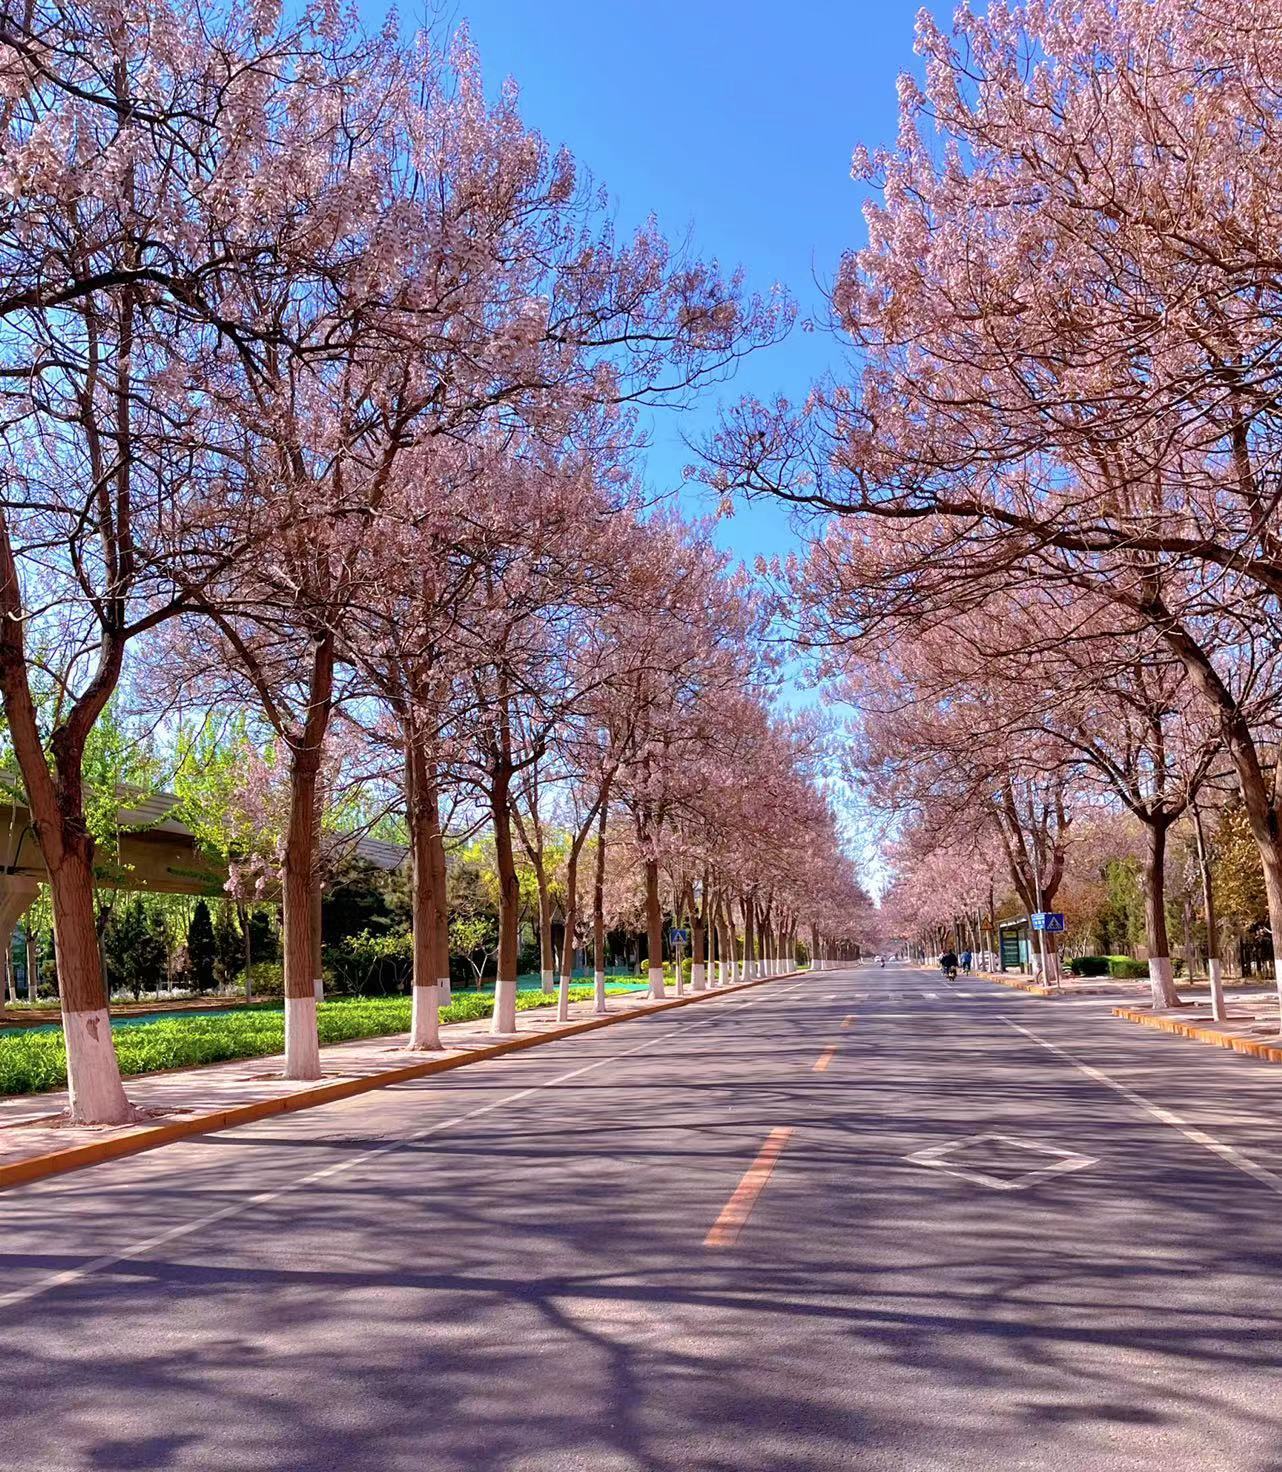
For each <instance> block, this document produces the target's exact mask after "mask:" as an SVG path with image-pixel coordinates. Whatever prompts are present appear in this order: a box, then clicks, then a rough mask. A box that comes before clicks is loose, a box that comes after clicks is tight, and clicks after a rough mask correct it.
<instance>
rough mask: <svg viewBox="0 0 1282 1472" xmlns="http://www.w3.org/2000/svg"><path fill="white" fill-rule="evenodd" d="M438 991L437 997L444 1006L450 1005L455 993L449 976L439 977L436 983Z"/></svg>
mask: <svg viewBox="0 0 1282 1472" xmlns="http://www.w3.org/2000/svg"><path fill="white" fill-rule="evenodd" d="M436 991H437V997H438V999H439V1001H440V1005H441V1006H442V1007H448V1006H449V1005H450V1002H451V1000H452V998H453V993H452V992H451V991H450V979H449V977H448V976H442V977H440V978H438V980H437V983H436Z"/></svg>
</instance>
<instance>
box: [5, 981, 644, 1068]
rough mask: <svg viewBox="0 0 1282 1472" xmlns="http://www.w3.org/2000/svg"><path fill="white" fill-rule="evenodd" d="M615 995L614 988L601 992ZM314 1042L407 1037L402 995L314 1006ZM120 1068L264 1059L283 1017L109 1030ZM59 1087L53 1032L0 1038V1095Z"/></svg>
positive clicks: (184, 1020) (471, 999) (224, 1017)
mask: <svg viewBox="0 0 1282 1472" xmlns="http://www.w3.org/2000/svg"><path fill="white" fill-rule="evenodd" d="M607 990H609V991H614V992H617V991H619V990H621V988H615V987H611V988H607ZM592 995H593V989H592V988H591V987H590V986H576V987H571V988H570V999H571V1001H575V1002H583V1001H587V1000H588V999H590V998H591V997H592ZM556 1000H557V999H556V994H555V993H551V994H545V993H543V992H518V993H517V998H516V1005H517V1007H518V1008H519V1009H520V1010H521V1011H529V1010H530V1009H532V1008H535V1007H554V1006H555V1005H556ZM493 1010H494V998H493V997H492V996H491V995H489V994H486V993H480V994H477V993H473V994H470V995H467V996H462V997H459V998H457V999H456V1000H454V1001H452V1002H451V1003H450V1005H449V1006H448V1007H442V1008H441V1021H442V1022H471V1021H474V1020H476V1019H477V1018H481V1017H488V1016H489V1015H490V1013H491V1012H492V1011H493ZM316 1023H317V1029H318V1031H319V1032H320V1040H321V1042H322V1043H343V1042H350V1041H352V1040H354V1039H357V1038H377V1037H385V1036H388V1035H390V1034H393V1033H398V1032H407V1031H408V1030H409V1025H410V998H409V997H352V998H344V999H343V1000H341V1001H335V1002H322V1003H321V1004H320V1006H319V1007H318V1008H317V1009H316ZM113 1036H114V1038H115V1043H116V1056H117V1057H118V1058H119V1059H120V1071H121V1073H123V1074H125V1075H126V1076H128V1075H131V1074H139V1073H154V1072H156V1071H157V1070H158V1069H162V1068H187V1067H191V1066H192V1065H195V1064H200V1063H223V1062H228V1061H230V1060H232V1059H236V1058H266V1057H270V1056H271V1055H272V1054H273V1053H279V1052H281V1051H283V1049H284V1047H285V1014H284V1011H283V1010H277V1009H276V1008H270V1009H268V1008H262V1009H258V1008H254V1009H248V1008H246V1009H243V1010H237V1011H234V1012H222V1013H218V1014H216V1015H214V1016H208V1015H206V1016H203V1017H174V1018H166V1019H165V1020H164V1021H163V1022H141V1023H137V1024H136V1025H133V1026H129V1027H118V1028H115V1029H113ZM66 1082H67V1054H66V1048H65V1046H64V1043H63V1037H62V1032H61V1030H59V1031H56V1032H55V1031H49V1032H28V1033H14V1034H11V1035H10V1036H7V1037H0V1094H38V1093H42V1092H44V1091H45V1090H47V1089H61V1088H64V1087H65V1086H66Z"/></svg>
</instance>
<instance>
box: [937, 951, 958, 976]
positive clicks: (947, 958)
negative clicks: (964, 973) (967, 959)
mask: <svg viewBox="0 0 1282 1472" xmlns="http://www.w3.org/2000/svg"><path fill="white" fill-rule="evenodd" d="M939 969H940V970H941V971H942V972H943V973H944V975H945V976H946V977H947V978H948V980H949V981H956V980H957V955H956V952H955V951H945V952H944V954H943V955H942V956H940V958H939Z"/></svg>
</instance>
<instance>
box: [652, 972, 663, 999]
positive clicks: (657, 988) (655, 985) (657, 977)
mask: <svg viewBox="0 0 1282 1472" xmlns="http://www.w3.org/2000/svg"><path fill="white" fill-rule="evenodd" d="M649 981H650V995H651V996H653V997H662V996H664V995H665V993H664V990H663V967H662V966H651V967H650V973H649Z"/></svg>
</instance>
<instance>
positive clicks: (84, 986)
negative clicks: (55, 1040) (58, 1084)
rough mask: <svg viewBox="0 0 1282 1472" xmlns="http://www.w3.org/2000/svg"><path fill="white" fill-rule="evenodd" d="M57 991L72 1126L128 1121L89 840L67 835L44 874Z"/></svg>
mask: <svg viewBox="0 0 1282 1472" xmlns="http://www.w3.org/2000/svg"><path fill="white" fill-rule="evenodd" d="M49 889H50V896H51V898H52V901H53V936H54V946H55V947H56V950H57V956H58V991H59V994H60V996H61V998H62V1024H63V1031H64V1033H65V1034H66V1042H67V1089H68V1093H69V1095H70V1109H71V1118H72V1120H73V1121H75V1123H77V1124H127V1123H128V1122H129V1121H130V1120H132V1119H133V1118H134V1110H133V1107H132V1105H131V1104H130V1103H129V1100H128V1099H127V1098H126V1097H125V1089H124V1084H123V1083H122V1082H121V1078H120V1064H119V1062H118V1060H117V1058H116V1049H115V1044H114V1042H113V1040H112V1036H111V1018H110V1016H109V1014H108V1011H107V991H106V986H105V984H104V981H103V975H102V965H101V961H100V959H99V952H98V931H97V926H96V925H95V923H94V903H93V839H92V838H91V837H90V836H89V834H88V832H87V831H86V832H84V833H83V834H80V835H75V836H72V835H66V836H65V837H64V839H63V844H62V861H61V862H60V863H59V864H58V865H57V867H56V868H53V869H51V870H50V872H49Z"/></svg>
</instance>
